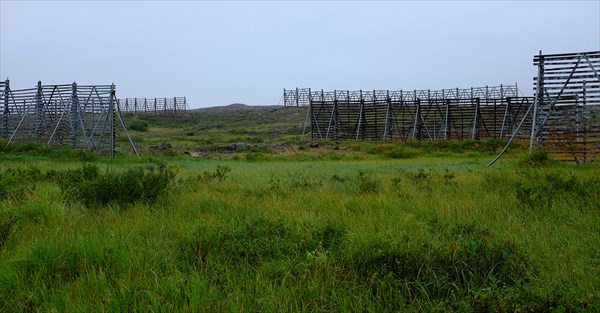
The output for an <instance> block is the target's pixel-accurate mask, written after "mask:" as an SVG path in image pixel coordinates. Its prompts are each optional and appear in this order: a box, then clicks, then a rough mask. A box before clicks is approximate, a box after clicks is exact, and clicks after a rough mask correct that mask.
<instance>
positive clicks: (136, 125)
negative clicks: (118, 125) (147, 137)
mask: <svg viewBox="0 0 600 313" xmlns="http://www.w3.org/2000/svg"><path fill="white" fill-rule="evenodd" d="M128 127H129V130H135V131H140V132H145V131H147V130H148V123H146V122H145V121H142V120H133V121H132V122H131V123H129V125H128Z"/></svg>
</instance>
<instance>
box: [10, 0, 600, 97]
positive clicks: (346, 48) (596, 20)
mask: <svg viewBox="0 0 600 313" xmlns="http://www.w3.org/2000/svg"><path fill="white" fill-rule="evenodd" d="M539 50H542V51H543V53H547V54H551V53H566V52H578V51H594V50H600V1H598V0H594V1H579V2H575V1H530V2H523V1H514V2H513V1H497V2H492V1H463V2H459V1H455V2H449V1H440V2H435V1H425V2H423V1H420V2H416V1H415V2H411V1H387V2H373V1H368V2H367V1H365V2H357V1H352V2H345V1H331V2H309V1H294V2H292V1H264V2H254V1H231V2H204V1H180V2H174V1H96V2H91V1H10V0H0V79H2V80H4V79H6V78H7V77H8V78H9V79H10V80H11V87H12V88H13V89H22V88H29V87H33V86H34V85H35V84H36V83H37V81H38V80H41V81H42V82H43V83H44V84H56V83H71V82H73V81H77V82H78V83H80V84H107V83H111V82H114V83H115V84H116V85H117V96H118V97H119V98H125V97H140V98H143V97H149V98H150V97H151V98H154V97H174V96H186V97H188V102H189V104H190V106H191V107H192V108H198V107H207V106H218V105H227V104H231V103H235V102H240V103H245V104H250V105H263V104H277V103H278V102H279V100H280V98H281V94H282V93H283V88H287V89H291V88H295V87H311V88H313V89H325V90H334V89H338V90H345V89H350V90H358V89H364V90H372V89H390V90H400V89H404V90H412V89H432V90H433V89H442V88H444V89H445V88H456V87H459V88H469V87H471V86H475V87H477V86H485V85H490V86H493V85H500V84H514V83H517V84H518V86H519V89H520V90H521V91H522V92H523V93H524V94H525V95H530V94H532V77H533V76H534V75H535V73H536V69H535V67H534V66H533V65H532V58H533V55H534V54H537V53H538V51H539Z"/></svg>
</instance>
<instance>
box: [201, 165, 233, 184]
mask: <svg viewBox="0 0 600 313" xmlns="http://www.w3.org/2000/svg"><path fill="white" fill-rule="evenodd" d="M230 172H231V168H230V167H229V166H226V165H217V168H216V169H215V170H214V171H204V173H202V180H204V181H212V180H215V179H217V180H225V178H227V174H229V173H230Z"/></svg>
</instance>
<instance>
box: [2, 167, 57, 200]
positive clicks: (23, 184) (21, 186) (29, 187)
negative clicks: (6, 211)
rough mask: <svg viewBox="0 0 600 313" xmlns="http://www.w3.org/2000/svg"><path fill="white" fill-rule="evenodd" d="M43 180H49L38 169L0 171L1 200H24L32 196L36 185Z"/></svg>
mask: <svg viewBox="0 0 600 313" xmlns="http://www.w3.org/2000/svg"><path fill="white" fill-rule="evenodd" d="M43 179H47V175H46V174H43V173H42V171H40V169H38V168H37V167H29V168H26V169H22V168H8V169H6V170H0V200H2V199H6V198H8V199H13V200H22V199H23V198H24V196H26V195H29V194H31V193H32V192H33V191H34V190H35V186H36V184H37V183H38V182H40V181H41V180H43Z"/></svg>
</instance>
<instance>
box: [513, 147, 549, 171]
mask: <svg viewBox="0 0 600 313" xmlns="http://www.w3.org/2000/svg"><path fill="white" fill-rule="evenodd" d="M520 163H521V165H522V166H526V167H540V166H547V165H550V164H553V163H554V162H553V160H552V158H551V157H550V154H548V152H546V151H544V150H536V151H533V152H530V153H528V154H526V155H525V157H523V158H522V159H521V162H520Z"/></svg>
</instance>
